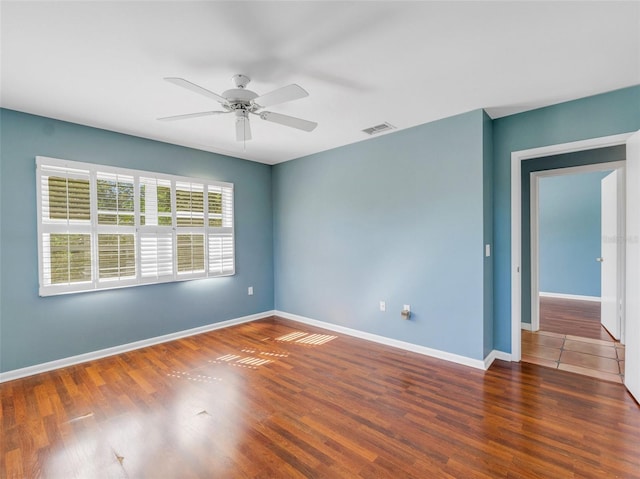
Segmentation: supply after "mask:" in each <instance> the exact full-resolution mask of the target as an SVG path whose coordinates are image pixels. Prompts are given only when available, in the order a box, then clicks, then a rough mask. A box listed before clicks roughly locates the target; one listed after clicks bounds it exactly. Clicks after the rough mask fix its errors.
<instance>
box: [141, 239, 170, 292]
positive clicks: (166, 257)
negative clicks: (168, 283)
mask: <svg viewBox="0 0 640 479" xmlns="http://www.w3.org/2000/svg"><path fill="white" fill-rule="evenodd" d="M140 274H141V276H142V279H143V280H144V281H149V280H152V281H153V280H155V281H161V280H163V279H164V280H169V279H171V278H173V231H170V232H167V233H162V232H149V233H141V234H140Z"/></svg>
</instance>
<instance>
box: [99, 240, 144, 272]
mask: <svg viewBox="0 0 640 479" xmlns="http://www.w3.org/2000/svg"><path fill="white" fill-rule="evenodd" d="M98 271H99V278H100V279H109V278H126V277H133V276H135V273H136V255H135V241H134V237H133V235H115V234H99V235H98Z"/></svg>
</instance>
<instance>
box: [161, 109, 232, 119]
mask: <svg viewBox="0 0 640 479" xmlns="http://www.w3.org/2000/svg"><path fill="white" fill-rule="evenodd" d="M223 113H230V112H228V111H203V112H201V113H187V114H186V115H174V116H165V117H162V118H158V120H160V121H175V120H186V119H187V118H198V117H201V116H210V115H221V114H223Z"/></svg>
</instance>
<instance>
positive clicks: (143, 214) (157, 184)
mask: <svg viewBox="0 0 640 479" xmlns="http://www.w3.org/2000/svg"><path fill="white" fill-rule="evenodd" d="M172 222H173V220H172V218H171V182H170V181H168V180H156V179H155V178H140V224H141V225H150V226H156V225H157V226H171V225H172Z"/></svg>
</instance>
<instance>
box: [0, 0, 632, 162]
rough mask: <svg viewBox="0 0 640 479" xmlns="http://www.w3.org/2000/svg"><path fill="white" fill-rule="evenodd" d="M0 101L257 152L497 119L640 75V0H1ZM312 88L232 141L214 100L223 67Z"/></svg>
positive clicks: (295, 153) (250, 155)
mask: <svg viewBox="0 0 640 479" xmlns="http://www.w3.org/2000/svg"><path fill="white" fill-rule="evenodd" d="M0 7H1V10H0V15H1V27H2V32H1V41H2V43H1V54H2V60H1V67H2V76H1V81H2V83H1V84H0V93H1V95H0V100H1V105H2V106H3V107H5V108H10V109H14V110H19V111H24V112H28V113H33V114H37V115H43V116H47V117H51V118H57V119H61V120H66V121H71V122H76V123H81V124H85V125H90V126H95V127H98V128H104V129H107V130H113V131H118V132H122V133H127V134H131V135H137V136H141V137H145V138H152V139H156V140H161V141H165V142H169V143H175V144H179V145H185V146H190V147H194V148H198V149H201V150H208V151H213V152H218V153H223V154H227V155H232V156H235V157H240V158H246V159H250V160H254V161H259V162H263V163H268V164H274V163H278V162H281V161H286V160H290V159H293V158H298V157H301V156H305V155H309V154H312V153H316V152H319V151H323V150H327V149H330V148H335V147H338V146H341V145H346V144H349V143H354V142H357V141H361V140H364V139H366V138H368V136H366V135H365V134H364V133H362V131H361V130H362V129H364V128H367V127H370V126H373V125H377V124H379V123H382V122H385V121H386V122H389V123H391V124H393V125H395V126H396V127H397V128H398V129H402V128H408V127H411V126H415V125H419V124H422V123H427V122H430V121H433V120H437V119H440V118H445V117H448V116H452V115H455V114H458V113H463V112H466V111H470V110H474V109H477V108H485V109H486V110H487V112H488V113H489V115H490V116H492V117H493V118H497V117H500V116H504V115H508V114H511V113H515V112H520V111H525V110H529V109H532V108H537V107H540V106H545V105H549V104H553V103H558V102H562V101H566V100H571V99H575V98H580V97H584V96H588V95H592V94H596V93H601V92H606V91H610V90H615V89H618V88H622V87H626V86H631V85H635V84H640V2H636V1H633V2H594V1H587V2H563V1H555V2H539V1H535V2H520V1H518V2H516V1H514V2H483V1H472V2H452V1H449V2H394V1H387V2H367V1H354V2H329V1H324V2H317V1H316V2H310V1H307V2H267V1H259V2H244V1H233V2H211V1H209V2H205V1H199V2H179V1H176V2H166V1H157V2H156V1H139V2H118V1H111V2H89V1H72V2H61V1H47V2H31V1H16V2H10V1H2V3H0ZM234 73H243V74H245V75H248V76H250V77H251V78H252V82H251V83H250V84H249V88H250V89H252V90H254V91H255V92H257V93H258V94H261V93H266V92H269V91H271V90H274V89H276V88H278V87H281V86H284V85H287V84H290V83H298V84H299V85H301V86H302V87H303V88H305V89H306V90H307V91H308V92H309V93H310V96H309V97H307V98H303V99H300V100H296V101H293V102H290V103H286V104H282V105H278V106H273V107H269V110H271V111H276V112H280V113H284V114H287V115H292V116H296V117H300V118H304V119H308V120H313V121H317V122H318V123H319V126H318V128H317V129H316V130H315V131H313V132H312V133H306V132H303V131H298V130H293V129H290V128H287V127H284V126H281V125H277V124H274V123H267V122H265V121H262V120H261V119H259V118H257V117H252V130H253V140H251V141H249V142H247V143H246V149H243V144H242V143H238V142H236V141H235V130H234V122H233V118H232V117H231V116H228V115H222V116H212V117H205V118H197V119H190V120H184V121H179V122H168V123H165V122H159V121H157V120H156V118H158V117H162V116H169V115H177V114H182V113H191V112H199V111H207V110H216V109H218V108H217V107H218V105H217V104H216V103H215V101H213V100H210V99H208V98H205V97H203V96H200V95H196V94H194V93H192V92H189V91H187V90H184V89H181V88H179V87H177V86H175V85H172V84H170V83H167V82H165V81H163V80H162V79H163V77H167V76H177V77H183V78H186V79H188V80H190V81H192V82H194V83H197V84H199V85H201V86H203V87H205V88H207V89H209V90H212V91H214V92H216V93H222V91H224V90H227V89H229V88H232V83H231V76H232V75H233V74H234Z"/></svg>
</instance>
